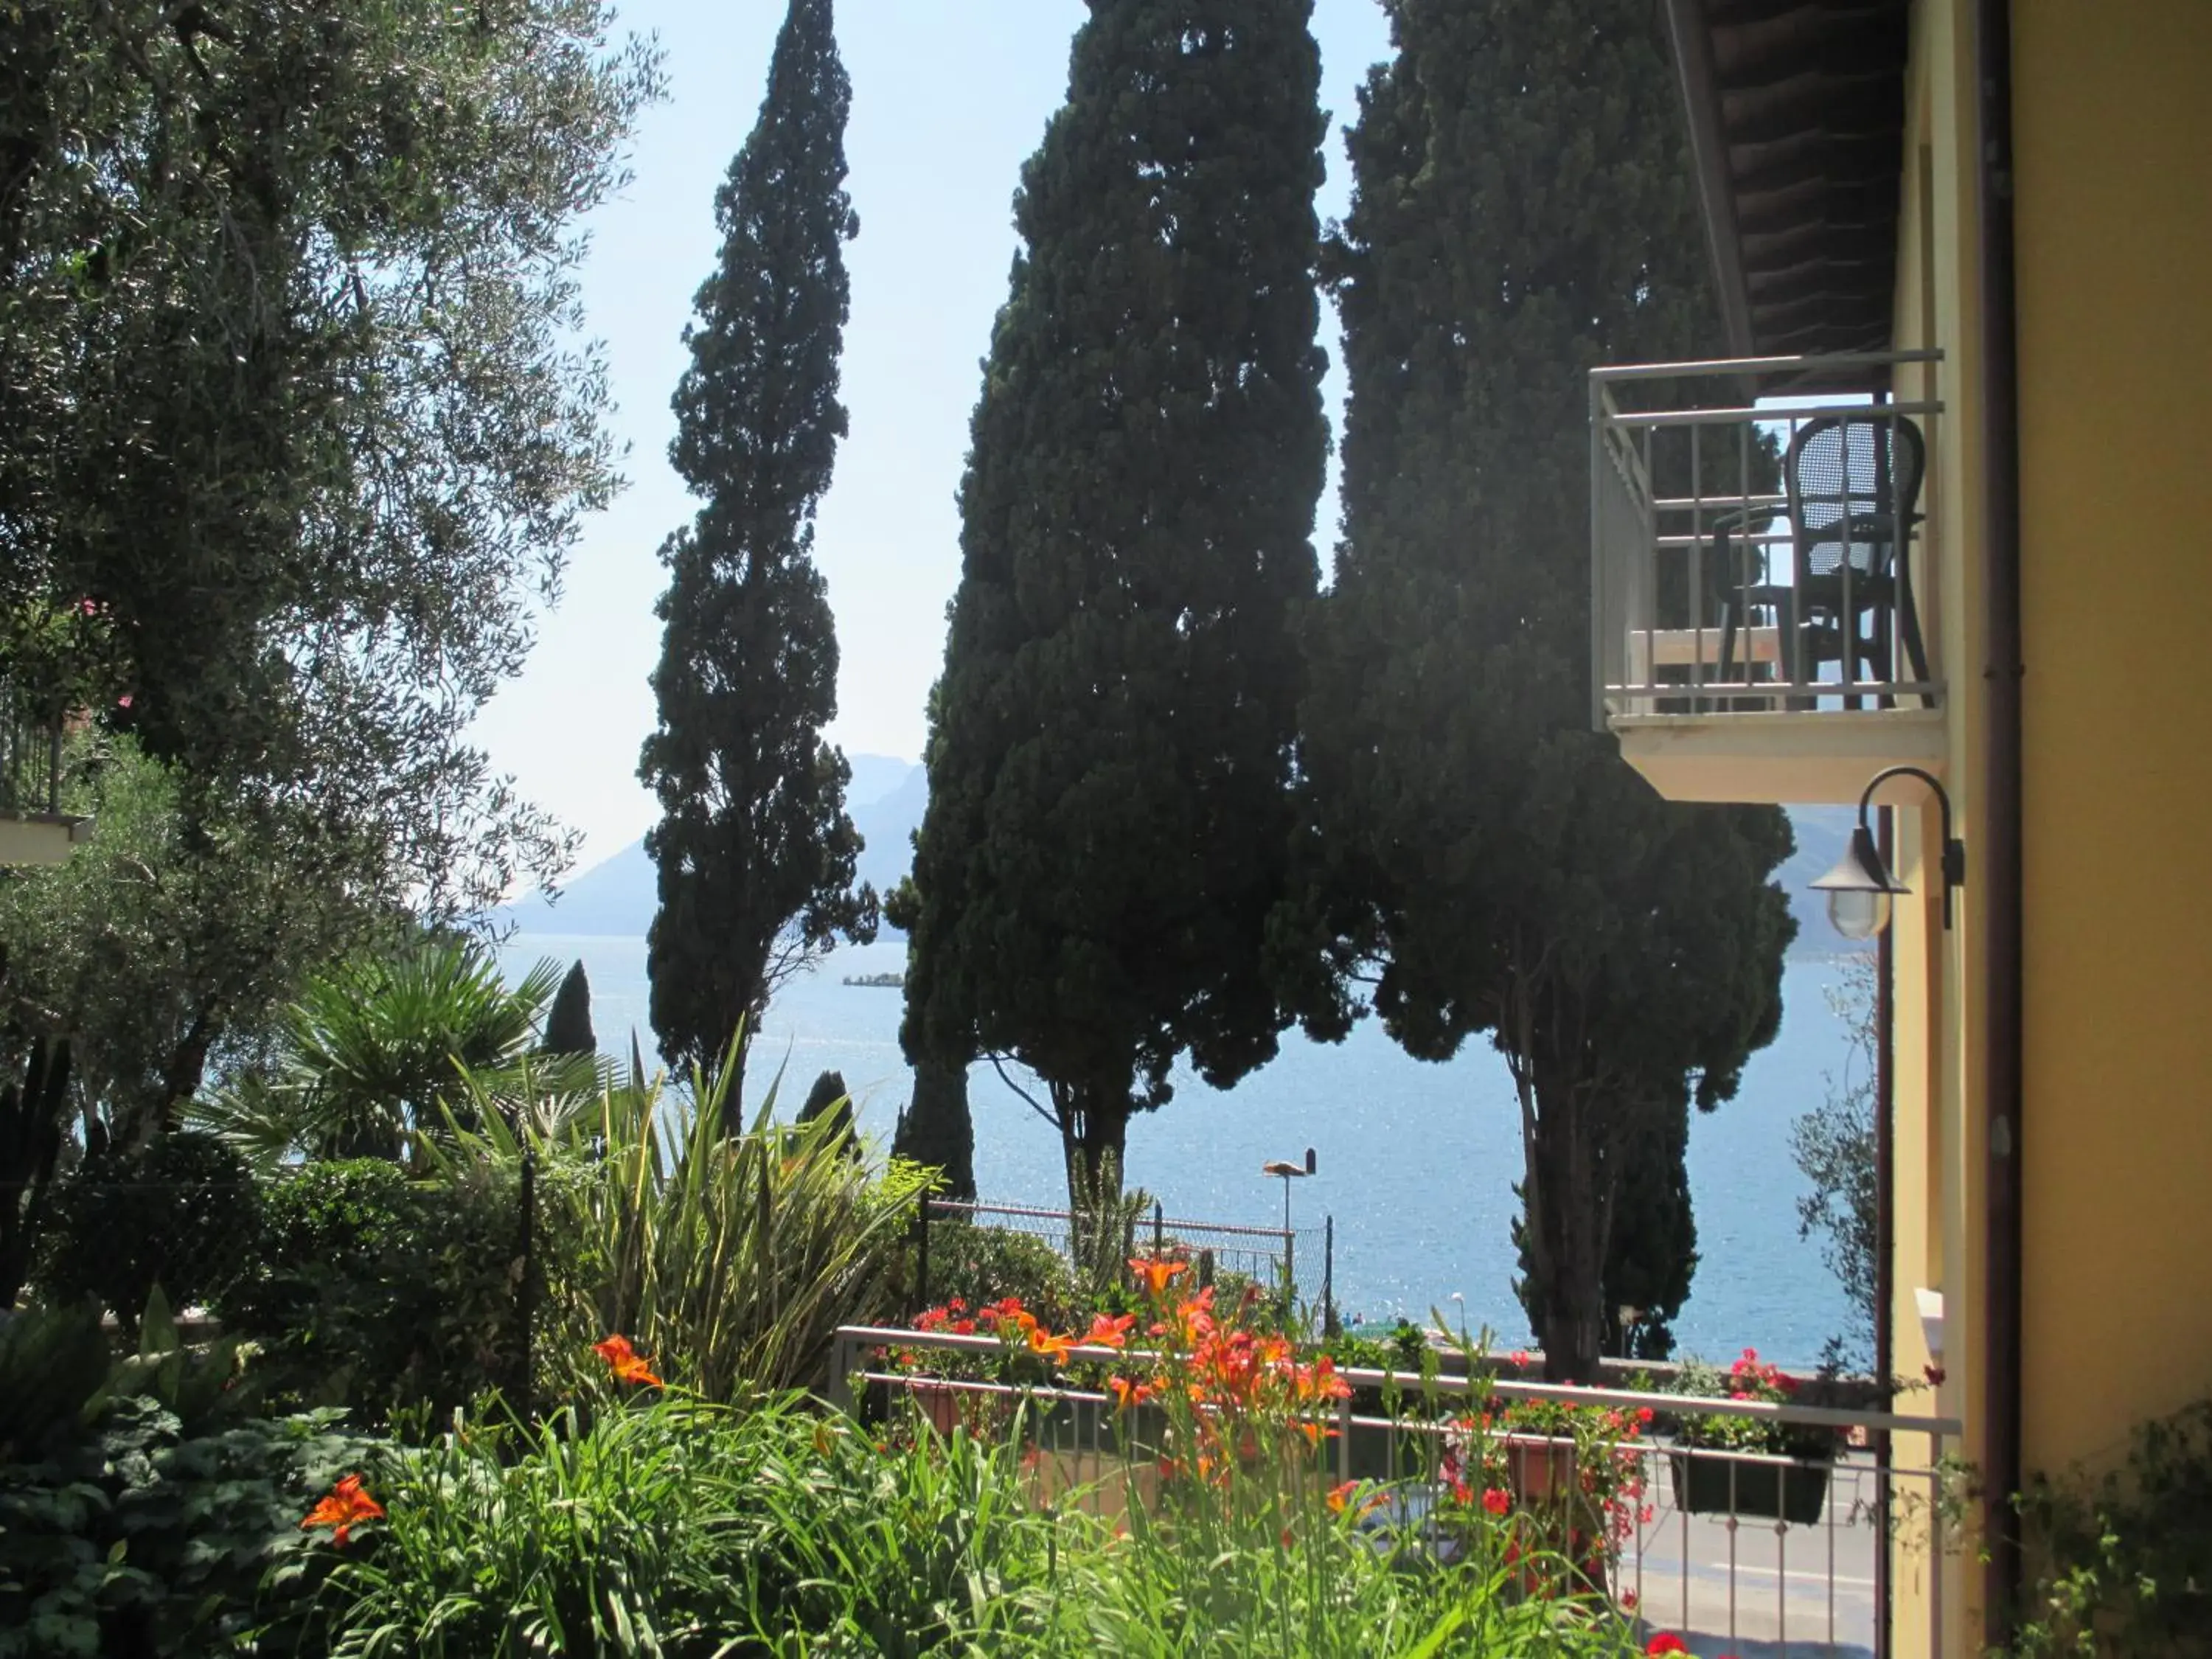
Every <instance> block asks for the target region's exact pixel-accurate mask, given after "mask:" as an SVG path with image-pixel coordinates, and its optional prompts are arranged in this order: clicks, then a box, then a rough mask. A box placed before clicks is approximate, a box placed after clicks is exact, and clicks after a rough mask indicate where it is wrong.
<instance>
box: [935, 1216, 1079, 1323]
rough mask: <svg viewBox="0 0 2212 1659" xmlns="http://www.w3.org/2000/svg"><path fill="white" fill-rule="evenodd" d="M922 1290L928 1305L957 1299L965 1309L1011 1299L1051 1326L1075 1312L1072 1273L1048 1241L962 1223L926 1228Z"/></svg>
mask: <svg viewBox="0 0 2212 1659" xmlns="http://www.w3.org/2000/svg"><path fill="white" fill-rule="evenodd" d="M928 1291H929V1295H928V1297H927V1300H928V1301H929V1302H931V1303H937V1304H942V1303H947V1302H951V1301H954V1300H956V1299H957V1300H958V1301H962V1302H964V1303H966V1304H968V1305H969V1307H971V1308H980V1307H981V1306H982V1305H983V1304H986V1303H988V1302H996V1301H999V1300H1000V1299H1001V1298H1002V1297H1009V1296H1011V1297H1014V1298H1015V1299H1016V1300H1018V1301H1019V1302H1020V1303H1021V1304H1023V1305H1024V1307H1027V1308H1029V1309H1031V1310H1034V1311H1035V1312H1036V1315H1037V1316H1038V1317H1039V1318H1040V1319H1042V1320H1044V1321H1046V1322H1048V1323H1050V1324H1055V1325H1065V1324H1068V1323H1071V1322H1073V1320H1074V1318H1075V1316H1076V1315H1077V1314H1078V1313H1079V1311H1080V1310H1081V1309H1080V1304H1081V1301H1082V1298H1081V1297H1080V1296H1079V1292H1078V1290H1077V1286H1076V1282H1075V1274H1074V1273H1073V1270H1072V1269H1070V1267H1068V1265H1067V1258H1066V1256H1065V1255H1061V1254H1060V1251H1059V1250H1058V1249H1055V1248H1054V1246H1053V1245H1052V1244H1051V1243H1048V1242H1047V1241H1046V1240H1044V1239H1042V1238H1039V1237H1037V1236H1036V1234H1034V1233H1024V1232H1017V1231H1014V1230H1013V1229H1012V1228H1009V1227H985V1226H979V1225H976V1224H975V1223H973V1222H969V1221H966V1220H957V1221H950V1220H933V1221H932V1222H931V1223H930V1224H929V1285H928ZM906 1311H907V1312H908V1314H909V1315H912V1314H916V1313H919V1312H920V1311H921V1309H920V1308H919V1307H914V1308H908V1309H907V1310H906Z"/></svg>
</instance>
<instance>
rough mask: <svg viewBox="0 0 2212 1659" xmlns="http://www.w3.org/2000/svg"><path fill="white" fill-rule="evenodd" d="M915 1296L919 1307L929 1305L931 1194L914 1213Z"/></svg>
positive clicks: (917, 1204) (925, 1197) (916, 1207)
mask: <svg viewBox="0 0 2212 1659" xmlns="http://www.w3.org/2000/svg"><path fill="white" fill-rule="evenodd" d="M914 1233H915V1246H914V1256H915V1265H914V1296H915V1304H917V1305H918V1306H921V1307H924V1308H927V1306H928V1305H929V1194H927V1193H924V1194H922V1195H921V1200H920V1201H919V1202H918V1203H916V1204H915V1212H914Z"/></svg>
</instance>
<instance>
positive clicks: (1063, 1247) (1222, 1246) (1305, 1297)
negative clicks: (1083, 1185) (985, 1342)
mask: <svg viewBox="0 0 2212 1659" xmlns="http://www.w3.org/2000/svg"><path fill="white" fill-rule="evenodd" d="M916 1221H917V1233H918V1237H919V1241H920V1244H921V1250H920V1264H921V1296H922V1299H923V1300H924V1301H927V1300H929V1299H931V1297H932V1295H933V1287H934V1286H937V1285H942V1284H944V1283H945V1282H946V1281H947V1279H948V1278H949V1277H950V1270H951V1269H952V1268H953V1267H954V1266H955V1253H956V1252H957V1251H958V1249H960V1245H961V1239H960V1236H959V1234H958V1232H957V1224H959V1223H963V1222H965V1223H969V1224H972V1225H974V1226H976V1227H979V1228H995V1229H998V1230H999V1231H1004V1232H1012V1233H1019V1234H1022V1235H1024V1236H1025V1237H1030V1238H1034V1239H1036V1240H1037V1241H1038V1242H1040V1243H1043V1244H1045V1245H1047V1246H1048V1248H1050V1249H1052V1250H1053V1251H1054V1253H1055V1254H1056V1255H1060V1257H1061V1258H1062V1259H1063V1260H1065V1261H1067V1262H1069V1263H1070V1264H1071V1265H1072V1266H1078V1267H1079V1266H1080V1260H1081V1257H1082V1255H1083V1250H1082V1248H1081V1243H1082V1240H1083V1238H1084V1237H1085V1235H1086V1234H1087V1232H1088V1231H1089V1227H1090V1220H1089V1218H1087V1217H1079V1216H1078V1215H1077V1214H1076V1213H1075V1212H1073V1211H1072V1210H1053V1209H1042V1208H1037V1207H1035V1206H1029V1205H1021V1204H980V1203H979V1204H970V1203H960V1202H956V1201H954V1200H950V1199H940V1198H930V1199H925V1200H923V1201H922V1204H921V1210H920V1213H919V1214H918V1216H917V1218H916ZM945 1222H951V1223H954V1224H956V1227H955V1228H954V1229H947V1228H945V1227H943V1226H941V1225H939V1224H942V1223H945ZM1117 1225H1119V1226H1120V1228H1121V1238H1120V1239H1119V1240H1118V1241H1117V1242H1116V1243H1115V1246H1114V1252H1113V1253H1114V1255H1115V1257H1116V1259H1117V1260H1118V1259H1119V1258H1121V1257H1126V1256H1130V1255H1169V1256H1172V1257H1175V1258H1176V1259H1177V1260H1180V1261H1188V1262H1189V1263H1190V1266H1191V1270H1192V1273H1193V1277H1194V1281H1195V1282H1196V1283H1199V1284H1206V1285H1210V1284H1212V1283H1213V1282H1214V1280H1215V1279H1216V1278H1217V1276H1220V1277H1228V1276H1235V1277H1237V1278H1242V1279H1249V1280H1251V1281H1252V1282H1253V1283H1255V1284H1256V1285H1260V1286H1261V1287H1262V1288H1263V1289H1264V1290H1267V1291H1271V1292H1272V1291H1279V1290H1281V1289H1283V1288H1284V1287H1286V1286H1287V1287H1289V1288H1290V1289H1291V1291H1292V1292H1293V1293H1294V1295H1295V1296H1296V1297H1297V1301H1298V1302H1299V1303H1301V1304H1304V1305H1305V1306H1307V1307H1309V1308H1310V1309H1311V1310H1313V1311H1314V1312H1315V1314H1316V1316H1317V1317H1320V1318H1322V1319H1324V1320H1326V1319H1327V1318H1328V1317H1329V1316H1331V1315H1332V1312H1333V1309H1334V1279H1335V1257H1336V1227H1335V1223H1334V1219H1333V1218H1331V1219H1326V1220H1324V1222H1323V1224H1322V1226H1320V1227H1319V1228H1315V1229H1308V1230H1306V1231H1303V1232H1301V1231H1297V1230H1294V1229H1285V1228H1281V1227H1249V1226H1242V1225H1231V1224H1230V1223H1227V1222H1221V1221H1194V1220H1191V1219H1188V1218H1178V1217H1175V1216H1170V1215H1169V1214H1167V1213H1166V1212H1165V1210H1164V1207H1163V1206H1161V1205H1160V1204H1159V1203H1158V1202H1155V1203H1154V1204H1153V1206H1152V1210H1151V1212H1150V1213H1148V1214H1146V1215H1142V1216H1139V1217H1134V1218H1126V1219H1123V1220H1121V1222H1119V1223H1118V1224H1117Z"/></svg>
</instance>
